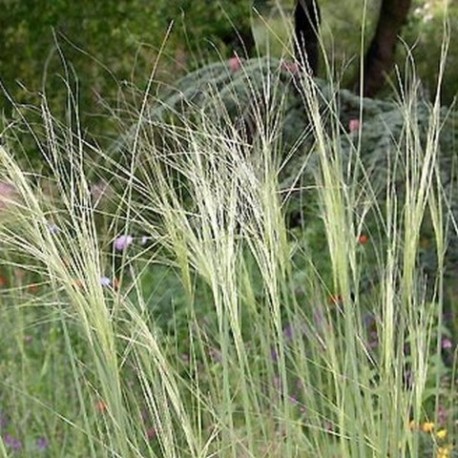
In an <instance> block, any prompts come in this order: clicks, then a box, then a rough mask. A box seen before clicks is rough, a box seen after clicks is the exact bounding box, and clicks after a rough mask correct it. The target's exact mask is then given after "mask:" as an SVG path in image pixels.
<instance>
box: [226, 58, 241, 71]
mask: <svg viewBox="0 0 458 458" xmlns="http://www.w3.org/2000/svg"><path fill="white" fill-rule="evenodd" d="M228 62H229V69H230V70H231V72H232V73H236V72H238V71H239V70H240V69H241V68H242V61H241V59H240V57H239V56H234V57H231V58H230V59H229V61H228Z"/></svg>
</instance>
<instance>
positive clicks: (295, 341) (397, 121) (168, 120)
mask: <svg viewBox="0 0 458 458" xmlns="http://www.w3.org/2000/svg"><path fill="white" fill-rule="evenodd" d="M292 68H293V67H291V66H285V65H282V63H281V62H280V61H275V60H273V59H267V58H266V59H257V60H253V61H240V66H237V67H236V66H235V65H231V66H230V65H228V63H220V64H215V65H210V66H208V67H205V68H204V69H201V70H199V71H197V72H196V73H192V74H190V75H188V76H187V77H186V78H187V79H184V80H181V81H179V82H177V84H176V87H175V88H174V87H169V88H168V89H167V90H166V92H161V91H159V96H158V97H153V96H152V95H151V94H150V93H146V94H145V95H144V103H143V104H142V110H141V111H140V113H138V114H136V116H137V118H138V119H137V121H136V123H135V125H134V126H133V127H126V134H125V135H124V136H122V138H120V141H119V142H117V143H116V145H114V146H113V148H112V149H110V150H109V151H99V150H97V151H95V152H96V153H97V154H93V153H94V147H93V146H91V145H89V144H88V143H86V142H85V140H84V138H83V136H82V134H81V132H80V131H79V130H78V129H75V128H74V126H72V127H73V128H72V129H69V128H66V127H65V126H63V125H62V124H60V123H58V122H57V121H56V119H54V117H53V116H52V113H50V112H49V110H48V109H47V107H46V104H45V102H43V106H42V107H41V109H42V124H43V126H45V127H46V129H45V131H44V136H36V141H37V148H41V149H42V152H43V155H44V157H45V159H46V160H47V163H48V166H49V170H50V172H49V175H50V176H49V177H48V178H49V179H50V181H51V182H52V183H53V186H54V187H55V188H56V190H57V192H56V193H55V194H53V195H57V196H58V198H57V199H56V198H54V197H53V198H50V197H49V195H48V194H47V193H45V192H44V191H43V187H42V186H40V183H41V179H40V178H42V177H40V176H39V175H38V174H33V173H32V174H31V173H30V172H25V170H24V169H23V166H22V164H18V163H17V162H16V160H15V156H14V149H13V148H14V143H8V142H7V145H6V146H4V147H3V146H2V147H0V167H1V168H0V170H1V172H2V173H1V178H2V180H3V179H4V180H5V182H7V183H14V185H15V188H16V193H17V200H15V201H14V202H12V203H11V204H9V205H11V206H12V208H11V209H10V210H9V211H11V217H10V218H8V220H6V221H5V222H1V223H0V240H1V241H2V246H3V248H4V252H5V254H6V256H5V258H4V259H5V261H4V265H5V267H8V268H13V267H21V268H23V269H25V270H27V271H28V272H29V273H31V274H33V275H36V276H37V277H38V278H39V279H40V280H41V284H42V291H41V292H40V293H39V294H37V295H36V296H33V298H30V295H29V294H23V293H22V290H21V289H20V288H17V289H15V288H8V290H7V291H8V294H7V295H5V305H6V306H5V307H2V308H1V309H0V314H1V317H2V322H5V323H8V326H7V327H6V332H5V333H4V334H2V339H4V341H3V344H4V345H2V347H1V348H2V351H3V352H5V354H4V355H2V358H1V360H2V361H8V374H9V375H8V379H7V381H6V382H4V385H3V386H2V392H1V397H0V400H1V402H2V403H5V404H7V405H8V409H7V411H8V412H14V417H15V420H17V421H14V422H13V421H12V424H19V425H23V424H29V423H28V422H30V411H31V410H32V411H33V413H34V415H33V418H38V419H39V420H40V422H39V423H40V424H46V425H49V428H50V430H49V431H47V434H46V437H47V438H48V439H49V444H48V448H47V449H46V452H47V453H49V454H50V456H56V457H57V456H64V455H65V456H74V455H76V454H84V455H85V456H94V457H99V456H102V457H105V456H106V457H109V456H110V457H111V456H119V457H130V456H132V457H149V456H157V457H170V458H172V457H202V456H230V457H244V456H246V457H259V456H273V457H277V456H278V457H295V456H326V457H331V456H339V457H359V456H360V457H366V456H406V457H407V456H415V457H416V456H423V455H422V454H424V449H423V442H422V440H423V439H422V436H421V435H420V434H418V431H416V430H413V429H412V428H409V421H412V422H413V423H412V424H415V425H419V424H423V425H424V424H426V421H425V419H431V423H432V419H433V418H434V416H437V417H439V415H438V414H436V412H438V409H439V407H440V406H442V407H441V408H443V409H446V410H447V411H448V412H450V418H453V415H454V411H453V407H452V406H453V403H454V401H455V400H456V399H455V397H454V396H455V391H454V390H455V386H454V384H455V376H456V374H455V373H454V371H453V368H452V367H453V364H454V362H455V360H454V359H453V358H452V367H449V366H447V365H446V364H445V363H444V361H443V360H442V357H441V352H442V351H443V342H444V338H448V337H449V335H448V334H447V327H448V326H449V323H448V322H446V321H445V320H444V314H443V310H444V308H445V304H446V300H445V294H444V292H445V290H446V276H445V272H446V270H445V267H446V264H447V259H448V256H449V255H450V254H453V250H452V251H449V250H450V247H453V240H454V239H453V237H456V231H454V225H453V224H449V223H450V222H452V223H453V222H454V219H455V215H456V214H455V210H454V205H453V202H454V200H453V190H454V189H455V188H454V182H455V181H454V180H455V176H454V174H453V167H452V166H451V165H452V164H453V160H452V159H453V158H452V157H451V156H447V154H452V155H453V151H454V150H453V149H450V150H449V149H447V148H448V147H450V148H453V147H454V143H453V141H452V139H453V138H454V135H455V132H454V131H453V129H451V127H450V126H452V125H453V123H454V122H455V119H456V115H455V113H454V112H453V111H451V110H449V111H447V110H445V109H443V108H441V107H440V106H439V103H438V99H437V100H435V101H434V102H433V103H427V102H425V101H423V100H421V99H419V97H418V93H417V91H416V85H415V84H413V85H412V87H411V89H410V90H409V91H406V92H405V93H404V94H403V96H402V97H401V98H400V100H397V101H388V102H377V101H371V100H360V99H359V98H358V97H356V96H355V95H353V94H351V93H349V92H346V91H343V90H340V89H339V87H338V86H337V85H336V84H332V83H330V82H325V81H322V80H317V79H312V78H310V77H309V76H307V75H305V74H303V73H299V74H298V73H297V72H296V71H295V70H294V71H291V69H292ZM72 109H73V110H75V112H76V113H77V107H76V106H74V107H72ZM73 115H74V116H73V117H70V116H69V119H75V118H76V115H75V113H73ZM356 119H357V120H358V124H356V123H355V121H354V120H356ZM351 121H353V122H351ZM29 127H31V126H29ZM14 128H15V126H13V127H11V129H14ZM449 141H450V143H448V142H449ZM443 142H445V143H443ZM443 145H444V146H443ZM45 146H46V148H45ZM87 153H91V154H87ZM91 157H92V158H94V159H91ZM102 172H103V173H102ZM99 175H103V176H99ZM100 182H107V183H110V199H111V200H112V202H108V203H107V204H106V205H107V206H104V205H102V202H101V200H98V199H94V197H93V194H94V192H93V185H95V184H96V183H100ZM292 209H294V211H295V212H299V215H300V218H299V221H300V224H298V225H296V227H290V226H289V224H287V222H288V221H290V218H289V217H290V212H291V211H292ZM426 229H427V230H429V234H428V235H429V239H428V240H429V243H430V246H429V249H430V256H431V258H432V261H430V263H429V264H428V263H427V267H428V269H429V270H428V269H426V268H425V267H424V265H423V264H422V262H423V261H424V259H425V256H426V254H425V253H423V252H422V248H421V241H422V237H423V234H424V231H425V230H426ZM422 256H423V258H422ZM427 259H429V258H427ZM115 280H116V282H115ZM115 284H116V286H115ZM329 298H331V299H329ZM448 306H449V307H451V308H452V309H453V307H455V306H454V305H453V303H449V305H448ZM368 317H370V318H368ZM24 329H27V332H29V331H30V332H31V333H32V332H35V335H37V336H41V337H40V339H36V340H35V339H33V340H32V342H34V345H35V347H33V349H30V350H29V349H25V348H24V345H23V338H22V337H23V336H22V334H23V331H24ZM3 335H4V337H3ZM451 340H453V338H452V339H451ZM17 342H21V344H20V345H17ZM451 345H452V346H453V345H455V343H454V342H453V341H452V342H451ZM32 350H33V351H32ZM51 364H52V365H53V366H52V367H53V370H50V369H49V367H50V365H51ZM37 373H39V374H40V377H41V378H40V379H39V380H37V378H36V377H32V375H36V374H37ZM18 387H19V388H18ZM62 399H65V402H62ZM444 406H445V407H444ZM1 407H2V409H1V410H2V411H3V410H5V409H4V408H3V406H1ZM444 418H445V417H444ZM447 422H448V423H450V424H447V425H441V426H442V428H443V429H446V430H447V437H440V436H437V434H436V435H434V434H433V433H435V430H434V428H433V432H432V433H431V432H429V433H424V432H423V431H422V434H423V433H424V434H428V436H427V438H428V440H429V443H430V445H431V447H432V448H430V449H428V450H429V451H431V450H435V451H436V452H437V454H441V456H445V455H444V453H445V452H444V450H448V448H446V447H448V446H449V444H452V439H451V437H452V436H453V435H454V434H455V430H454V428H455V426H453V420H450V421H449V420H447ZM436 423H437V422H436V421H435V422H434V423H433V424H436ZM32 426H33V427H34V428H35V429H37V426H36V425H32ZM61 431H64V434H62V433H61ZM437 432H438V433H439V431H437ZM2 434H3V432H2ZM7 434H9V436H6V438H7V440H6V441H5V435H2V441H3V443H2V442H0V450H2V449H1V447H2V446H3V448H5V446H7V445H8V441H10V442H11V441H12V438H18V437H19V435H18V434H16V431H12V430H11V431H8V432H7ZM34 434H35V435H34V437H40V436H42V435H43V432H42V431H34ZM442 435H443V433H442ZM21 437H23V436H22V435H21ZM43 437H44V436H43ZM434 441H436V442H434ZM29 442H30V441H29ZM11 443H12V442H11ZM24 444H25V445H24ZM21 445H24V446H25V447H26V449H25V452H24V453H29V456H30V454H31V453H34V452H32V450H34V451H35V452H36V444H34V443H33V444H32V443H27V442H24V441H23V442H21ZM2 451H3V450H2ZM447 453H448V452H447ZM424 456H430V455H424Z"/></svg>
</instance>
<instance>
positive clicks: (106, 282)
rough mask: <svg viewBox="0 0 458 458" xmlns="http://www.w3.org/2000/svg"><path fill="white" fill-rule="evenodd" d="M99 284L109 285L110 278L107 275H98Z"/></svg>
mask: <svg viewBox="0 0 458 458" xmlns="http://www.w3.org/2000/svg"><path fill="white" fill-rule="evenodd" d="M100 285H101V286H110V285H111V280H110V279H109V278H108V277H105V276H102V277H100Z"/></svg>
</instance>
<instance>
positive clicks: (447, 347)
mask: <svg viewBox="0 0 458 458" xmlns="http://www.w3.org/2000/svg"><path fill="white" fill-rule="evenodd" d="M441 345H442V348H443V349H444V350H450V349H451V348H453V344H452V341H451V340H450V339H449V338H448V337H443V338H442V341H441Z"/></svg>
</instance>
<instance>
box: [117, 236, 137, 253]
mask: <svg viewBox="0 0 458 458" xmlns="http://www.w3.org/2000/svg"><path fill="white" fill-rule="evenodd" d="M133 241H134V238H133V237H132V236H131V235H120V236H119V237H118V238H117V239H116V240H115V241H114V247H115V250H117V251H124V250H126V249H127V248H128V246H129V245H131V244H132V242H133Z"/></svg>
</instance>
